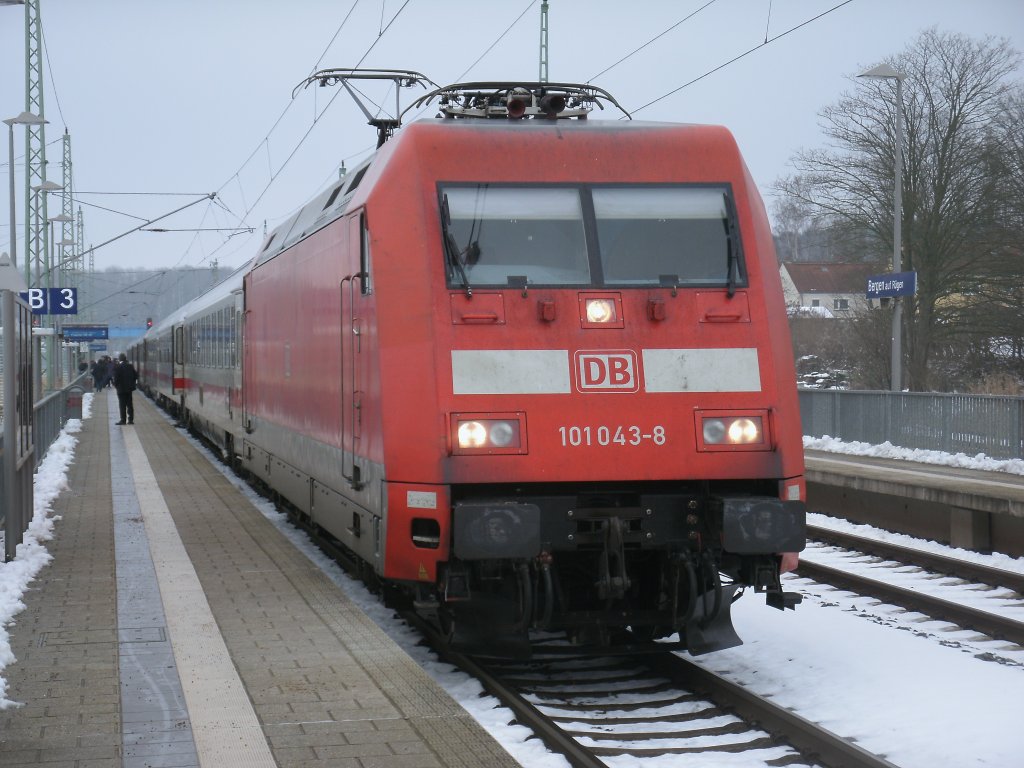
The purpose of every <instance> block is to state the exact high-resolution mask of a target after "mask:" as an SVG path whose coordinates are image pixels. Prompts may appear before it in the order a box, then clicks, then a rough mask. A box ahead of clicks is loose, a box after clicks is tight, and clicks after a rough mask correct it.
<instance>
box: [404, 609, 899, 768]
mask: <svg viewBox="0 0 1024 768" xmlns="http://www.w3.org/2000/svg"><path fill="white" fill-rule="evenodd" d="M403 618H405V619H406V621H408V622H409V623H411V624H413V625H414V626H416V627H417V628H418V629H419V630H420V631H421V632H422V633H423V634H424V636H425V637H426V638H427V639H428V641H429V642H430V643H431V645H432V647H433V648H434V651H435V652H436V653H437V654H438V655H439V656H441V657H442V658H443V659H444V660H445V661H447V662H448V663H450V664H452V665H454V666H456V667H458V668H459V669H461V670H463V671H464V672H465V673H466V674H469V675H470V676H472V677H473V678H475V679H476V680H478V681H479V682H480V683H481V685H482V686H483V687H484V689H485V690H487V692H488V693H490V694H491V695H493V696H495V697H496V698H497V699H498V700H499V701H500V702H501V703H502V704H503V705H504V706H506V707H507V708H509V709H510V710H511V711H512V712H513V713H514V714H515V717H516V720H517V721H518V722H519V723H520V724H521V725H524V726H526V727H528V728H530V729H531V730H533V732H534V733H535V734H537V735H538V737H540V738H541V739H542V740H543V741H544V742H545V744H546V745H547V746H548V748H549V749H551V750H552V751H555V752H558V753H559V754H562V755H564V756H565V757H566V759H567V760H568V761H569V763H570V764H571V765H572V766H574V768H604V767H606V766H607V765H609V763H608V762H606V760H611V761H615V760H616V759H622V758H625V759H629V760H631V761H632V762H630V765H637V766H642V765H643V764H644V762H645V761H648V760H649V761H651V763H652V765H653V764H660V765H663V764H664V763H663V762H657V761H659V760H663V759H664V758H665V757H666V756H671V755H686V754H691V755H693V754H708V755H710V754H714V753H725V752H728V753H744V754H748V753H749V754H750V755H751V756H757V757H759V758H763V759H764V762H765V765H775V766H810V765H822V766H829V767H832V766H835V767H836V768H838V767H839V766H842V767H843V768H894V766H893V764H892V763H890V762H888V761H887V760H885V759H884V758H882V757H879V756H877V755H873V754H871V753H870V752H867V751H866V750H864V749H861V748H860V747H858V746H857V745H855V744H853V743H851V742H849V741H847V740H845V739H843V738H841V737H840V736H837V735H836V734H834V733H831V732H830V731H828V730H826V729H823V728H822V727H821V726H819V725H817V724H815V723H813V722H811V721H809V720H806V719H804V718H802V717H800V716H798V715H796V714H794V713H793V712H790V711H789V710H787V709H785V708H782V707H779V706H777V705H775V704H773V703H772V702H771V701H769V700H767V699H764V698H762V697H760V696H757V695H756V694H753V693H751V692H750V691H748V690H746V689H744V688H743V687H741V686H739V685H736V684H735V683H732V682H730V681H728V680H726V679H724V678H722V677H720V676H719V675H716V674H714V673H712V672H709V671H707V670H705V669H703V668H701V667H700V666H698V665H696V664H694V663H692V662H689V661H687V660H685V659H684V658H682V657H680V656H678V655H676V654H675V653H671V652H653V653H649V654H643V655H636V654H632V655H626V654H623V655H611V654H608V653H603V652H601V651H595V652H593V653H586V652H574V651H573V650H572V649H571V647H569V646H565V645H561V646H558V645H555V646H553V647H552V646H546V645H544V644H541V645H536V646H535V648H534V656H533V657H531V658H530V659H527V660H507V659H500V660H499V659H490V658H481V657H474V656H468V655H466V654H462V653H459V652H456V651H453V650H452V649H451V648H449V647H447V646H446V645H445V644H444V643H443V642H442V641H441V639H440V638H439V637H438V636H437V634H436V633H435V631H434V630H433V628H432V627H431V626H430V625H429V624H427V623H426V622H424V621H423V620H422V619H421V618H420V617H418V616H417V615H415V614H413V613H411V612H407V613H406V612H403Z"/></svg>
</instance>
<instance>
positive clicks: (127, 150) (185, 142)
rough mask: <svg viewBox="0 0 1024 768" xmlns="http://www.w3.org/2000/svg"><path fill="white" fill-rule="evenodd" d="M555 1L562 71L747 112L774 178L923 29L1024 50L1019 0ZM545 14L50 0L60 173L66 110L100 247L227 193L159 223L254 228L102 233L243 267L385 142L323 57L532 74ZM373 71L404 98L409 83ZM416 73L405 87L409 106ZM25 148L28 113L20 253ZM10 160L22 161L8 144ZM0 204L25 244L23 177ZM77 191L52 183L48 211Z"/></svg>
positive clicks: (358, 0) (105, 254)
mask: <svg viewBox="0 0 1024 768" xmlns="http://www.w3.org/2000/svg"><path fill="white" fill-rule="evenodd" d="M837 6H838V7H837ZM549 7H550V10H549V18H550V23H549V47H550V52H549V79H550V80H551V81H562V82H587V81H591V80H592V81H593V84H595V85H598V86H601V87H603V88H605V89H606V90H608V91H610V92H611V93H612V94H613V95H614V96H615V97H616V98H617V99H618V100H619V102H620V103H622V105H623V106H624V107H626V108H627V109H629V110H630V111H633V112H634V113H635V117H636V118H637V119H644V120H658V121H672V122H697V123H716V124H722V125H725V126H727V127H729V128H730V129H731V130H732V131H733V132H734V134H735V135H736V138H737V140H738V142H739V145H740V148H741V150H742V151H743V153H744V155H745V158H746V160H747V164H748V165H749V167H750V169H751V172H752V173H753V176H754V179H755V181H756V182H757V183H758V185H759V186H760V188H761V190H762V194H765V195H767V193H768V190H769V186H770V185H771V183H772V182H773V181H774V180H775V179H776V178H778V177H779V176H780V175H784V174H786V173H788V172H789V170H790V169H789V165H788V164H789V161H790V158H791V157H792V155H793V154H794V152H796V151H797V150H799V149H801V148H809V147H814V146H819V145H821V143H822V138H821V135H820V133H819V128H818V112H819V111H820V110H821V109H822V108H823V107H824V106H826V105H829V104H832V103H834V102H835V101H836V99H837V98H838V97H839V95H840V94H841V93H842V92H843V91H845V90H850V89H851V88H853V87H854V86H853V83H851V81H850V79H849V78H850V77H852V76H853V75H856V74H857V73H858V72H861V71H863V70H864V69H866V68H868V67H870V66H873V65H875V64H877V63H878V62H880V61H881V60H882V59H884V58H886V57H889V56H894V55H897V54H899V53H901V52H902V51H903V50H904V49H905V48H906V47H907V46H908V45H909V44H910V43H911V42H912V41H913V40H914V39H915V38H916V37H917V35H918V33H919V32H920V31H921V30H922V29H925V28H927V27H930V26H936V27H938V28H939V29H940V30H943V31H957V32H963V33H966V34H968V35H971V36H973V37H979V38H980V37H984V36H986V35H995V36H1006V37H1008V38H1009V39H1010V41H1011V43H1012V44H1013V45H1014V46H1015V47H1016V48H1017V49H1022V50H1024V2H1021V0H850V1H849V2H847V3H844V2H843V0H712V1H711V2H708V0H641V1H640V2H623V1H622V0H550V2H549ZM769 9H770V13H769ZM832 9H834V10H832ZM690 14H694V15H693V16H692V18H690V19H688V20H686V21H684V22H682V23H679V22H680V21H682V20H683V19H684V18H685V17H687V16H688V15H690ZM821 14H824V15H821ZM24 15H25V14H24V8H23V7H22V6H13V7H11V6H8V7H4V6H0V66H2V71H3V72H4V73H5V75H4V77H3V78H2V79H0V111H3V112H4V115H3V117H11V116H14V115H17V114H18V113H20V112H21V111H22V110H23V109H24V108H25V94H24V78H23V77H22V76H21V73H22V72H23V69H24V36H25V35H24ZM819 15H821V17H820V18H818V19H816V20H814V21H809V20H811V19H814V17H816V16H819ZM346 18H347V20H346ZM517 19H518V21H517ZM539 19H540V1H539V0H534V2H532V3H531V2H530V0H384V1H383V2H382V0H290V1H283V0H163V1H159V0H145V1H143V2H139V1H138V0H42V21H43V34H44V48H45V51H46V54H47V58H46V61H45V64H46V73H45V80H46V93H45V102H44V103H45V113H46V118H47V119H48V120H49V125H48V126H47V132H46V139H47V145H48V146H47V160H48V167H49V168H50V170H49V172H48V174H47V176H48V178H49V179H51V180H55V181H57V182H60V181H61V179H62V170H61V167H60V162H61V157H62V148H61V142H60V137H61V135H62V134H63V132H64V129H65V128H67V130H68V131H69V132H70V135H71V141H72V156H73V165H74V188H75V190H76V192H77V193H78V194H79V195H80V197H79V200H80V201H81V206H82V209H83V211H84V216H85V229H84V233H85V243H86V245H87V246H88V245H89V244H92V245H99V244H100V243H102V242H103V241H106V240H108V239H110V238H112V237H115V236H116V235H119V234H121V233H122V232H125V231H127V230H129V229H132V228H133V227H135V226H138V225H139V224H141V223H143V222H144V221H145V220H146V219H149V218H153V217H156V216H160V215H163V214H165V213H168V212H170V211H172V210H174V209H176V208H178V207H180V206H182V205H185V204H186V203H188V202H191V201H193V200H197V199H199V197H198V196H199V195H201V194H203V193H209V192H217V193H218V200H219V201H220V205H216V204H211V203H209V202H205V201H204V202H200V203H199V204H197V205H194V206H192V207H191V208H189V209H188V210H187V211H184V212H182V213H179V214H176V215H175V216H173V217H171V218H168V219H165V220H163V221H161V222H160V223H159V224H156V225H154V226H160V227H165V228H175V229H192V230H194V229H214V228H233V227H253V228H254V232H253V233H252V234H246V233H241V234H236V235H234V236H231V237H228V235H229V234H231V233H230V232H227V231H207V232H194V231H186V232H168V233H162V234H159V233H150V232H140V233H137V234H132V235H129V236H127V237H124V238H122V239H120V240H118V241H117V242H115V243H112V244H110V245H106V246H104V247H102V248H99V249H98V250H96V252H95V264H96V268H97V269H105V268H107V267H110V266H118V267H124V268H136V267H139V266H146V267H168V266H175V265H191V266H202V265H208V264H209V263H210V261H211V260H212V259H217V260H218V261H219V264H220V266H221V267H228V266H231V267H233V266H237V265H239V264H241V263H242V262H243V261H244V260H247V259H249V258H251V257H252V255H253V254H254V253H255V250H256V249H257V248H258V245H259V240H260V239H261V237H262V231H263V226H264V222H266V226H267V227H269V228H273V227H274V226H276V225H277V224H278V223H280V221H281V220H282V219H284V218H286V217H287V216H288V215H289V214H290V213H292V212H293V211H294V210H295V209H296V208H297V207H298V206H299V205H301V204H302V203H303V202H305V201H306V200H307V199H308V198H310V197H311V196H313V195H314V194H315V193H316V192H317V191H319V190H320V189H322V188H323V187H324V186H325V185H326V184H327V183H329V182H330V181H332V180H333V179H335V178H337V169H338V166H339V165H340V164H341V163H342V161H344V162H345V164H346V165H347V166H348V167H352V166H353V165H354V164H355V163H357V162H359V161H360V160H361V159H363V158H365V157H366V156H367V154H368V152H369V151H370V150H372V147H373V146H374V142H375V135H374V132H373V129H371V128H370V127H369V126H367V125H366V124H365V123H366V121H365V118H364V117H363V116H362V114H361V113H360V112H359V111H358V108H357V107H356V106H355V105H354V104H353V102H352V100H351V99H350V98H349V97H348V96H347V94H345V93H344V92H343V91H342V90H341V89H339V88H326V89H318V88H310V89H309V90H306V91H302V92H300V93H299V95H298V96H297V98H296V99H295V100H294V101H293V100H292V97H291V94H292V89H293V88H294V87H295V86H296V84H298V83H299V82H301V81H302V80H303V79H304V78H305V77H306V76H307V75H308V74H310V73H311V72H312V71H313V70H314V69H315V68H323V67H353V66H356V65H359V66H362V67H377V68H388V69H411V70H416V71H419V72H422V73H423V74H425V75H427V76H428V77H430V78H431V79H433V80H434V81H436V82H437V83H440V84H447V83H451V82H459V81H468V80H510V79H520V80H531V81H533V80H536V79H537V78H538V58H539V54H538V49H539V37H540V33H539ZM808 21H809V23H807V24H806V25H805V26H802V27H800V28H798V29H793V28H795V27H797V26H798V25H800V24H803V23H804V22H808ZM676 24H678V26H675V27H674V28H672V27H673V25H676ZM670 28H671V29H670ZM791 29H793V31H791V32H789V33H788V34H784V33H786V32H787V31H788V30H791ZM382 30H383V32H382ZM662 33H664V34H662ZM658 35H662V36H661V37H658V39H656V40H654V41H653V42H651V43H650V44H649V45H647V46H646V47H644V48H643V49H642V50H640V51H639V52H636V53H633V52H634V51H635V50H636V49H638V48H640V47H641V46H643V45H644V44H645V43H648V41H651V40H652V38H655V37H656V36H658ZM766 36H767V38H768V39H769V41H770V42H769V43H768V44H767V45H764V42H765V38H766ZM772 38H777V39H775V40H772ZM759 46H760V47H759ZM748 51H750V53H748V54H747V55H745V56H743V58H740V59H739V60H738V61H736V62H734V63H732V64H728V65H726V66H724V67H723V68H722V69H720V70H718V71H714V72H712V70H715V69H716V68H718V67H721V66H722V65H725V64H726V63H727V62H729V61H730V60H732V59H734V58H736V57H738V56H741V55H742V54H744V53H745V52H748ZM630 54H632V55H630ZM626 57H628V58H626ZM624 58H625V60H624V61H621V62H620V60H622V59H624ZM709 72H710V74H707V73H709ZM705 74H706V75H707V76H706V77H703V78H702V79H700V80H698V81H697V82H693V83H692V84H690V85H686V84H687V83H691V81H694V80H695V79H697V78H701V77H702V76H703V75H705ZM1020 76H1021V77H1024V72H1021V73H1020ZM680 86H685V87H682V88H681V89H680V90H678V91H676V92H675V93H673V94H672V95H669V96H667V97H665V98H661V99H660V100H658V101H656V102H655V103H653V104H650V106H646V107H645V106H644V105H647V104H649V103H650V102H652V101H655V100H656V99H659V97H662V96H665V95H666V94H668V93H670V92H671V91H674V90H675V89H677V88H680ZM366 92H367V95H368V96H370V97H372V98H374V99H378V100H381V102H382V103H384V104H386V105H387V108H388V109H393V104H394V95H393V94H385V93H384V91H383V89H379V90H376V91H375V90H374V89H373V88H372V87H369V88H367V91H366ZM413 93H414V92H413V91H411V90H406V91H403V94H402V98H403V102H402V105H403V107H404V106H405V105H406V104H407V103H408V99H409V97H410V95H412V94H413ZM335 96H336V97H337V98H334V97H335ZM332 99H333V101H332ZM641 107H643V108H641ZM318 115H319V116H320V117H319V119H317V120H316V122H315V125H314V119H315V118H317V116H318ZM599 116H600V117H611V118H614V117H617V115H616V114H613V113H611V112H604V113H602V114H600V115H599ZM304 136H305V138H303V137H304ZM23 153H24V134H23V130H22V129H21V128H20V127H18V128H17V129H16V140H15V155H16V160H15V166H16V173H17V175H18V177H17V193H16V203H17V216H18V221H19V226H18V230H19V231H18V238H19V254H23V253H24V244H23V243H22V242H21V240H22V238H23V225H22V224H21V223H20V222H22V221H23V216H24V199H23V194H24V193H23V191H22V190H23V186H22V185H23V181H22V178H21V174H22V172H23V168H22V166H21V163H22V162H23V157H22V156H23ZM2 160H3V165H4V168H3V170H4V172H5V173H6V171H7V167H6V165H7V164H6V160H7V158H6V153H3V158H2ZM96 193H106V194H96ZM113 193H118V194H113ZM126 193H146V194H126ZM172 193H174V194H172ZM180 193H192V196H187V195H186V196H182V195H181V194H180ZM767 202H768V203H769V205H770V202H771V201H770V200H768V201H767ZM96 206H101V207H96ZM75 207H76V210H77V208H78V204H77V203H76V206H75ZM104 209H111V210H104ZM0 210H2V211H3V212H4V213H3V215H2V216H0V218H2V219H3V224H2V225H0V249H2V250H7V249H8V248H9V245H8V243H9V229H10V228H9V226H8V225H7V219H8V215H7V211H8V195H7V183H6V181H5V182H4V183H3V184H2V185H0ZM112 211H113V212H112ZM59 212H60V207H59V200H56V199H53V200H52V202H51V210H50V213H51V215H55V214H56V213H59ZM133 217H134V218H133ZM58 237H59V233H58Z"/></svg>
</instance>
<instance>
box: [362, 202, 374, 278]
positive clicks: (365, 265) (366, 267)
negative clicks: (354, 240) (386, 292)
mask: <svg viewBox="0 0 1024 768" xmlns="http://www.w3.org/2000/svg"><path fill="white" fill-rule="evenodd" d="M359 271H360V272H361V273H362V274H363V279H362V280H361V281H360V282H359V285H360V288H359V290H360V292H361V293H362V294H363V296H369V295H370V294H371V293H373V276H372V275H371V273H370V232H369V230H368V229H367V228H366V214H365V213H364V214H361V215H360V216H359Z"/></svg>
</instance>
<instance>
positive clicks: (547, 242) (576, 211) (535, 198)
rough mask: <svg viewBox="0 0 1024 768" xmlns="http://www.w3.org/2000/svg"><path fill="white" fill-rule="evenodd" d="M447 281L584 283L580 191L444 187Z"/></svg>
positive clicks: (586, 273) (585, 262) (456, 285)
mask: <svg viewBox="0 0 1024 768" xmlns="http://www.w3.org/2000/svg"><path fill="white" fill-rule="evenodd" d="M440 192H441V210H442V228H443V236H444V237H445V243H444V249H445V251H444V252H445V255H446V263H447V271H448V284H449V285H450V286H451V287H453V288H461V287H463V286H465V285H469V286H477V285H501V286H507V285H511V284H519V283H521V281H522V280H523V279H525V280H526V282H527V283H528V284H530V285H589V284H590V280H591V278H590V265H589V262H588V255H587V243H586V237H585V235H584V226H583V212H582V207H581V203H580V193H579V190H578V189H575V188H560V187H494V186H491V185H489V184H477V185H474V186H458V187H455V186H452V187H444V188H442V189H441V190H440Z"/></svg>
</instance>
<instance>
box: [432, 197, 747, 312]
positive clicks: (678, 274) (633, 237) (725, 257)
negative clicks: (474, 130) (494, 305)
mask: <svg viewBox="0 0 1024 768" xmlns="http://www.w3.org/2000/svg"><path fill="white" fill-rule="evenodd" d="M440 194H441V200H442V203H441V208H442V223H443V227H442V231H443V233H444V237H445V243H444V251H445V253H446V255H447V261H448V285H449V287H466V286H468V285H474V286H481V285H482V286H502V287H508V286H510V285H518V284H519V283H521V281H522V279H523V278H524V277H525V279H526V283H527V285H530V286H551V287H553V286H601V287H648V286H664V285H666V284H671V285H672V286H673V287H678V286H695V287H696V286H700V287H711V286H713V287H722V286H728V288H729V289H730V292H731V291H733V290H735V288H736V287H737V286H744V285H745V284H746V282H745V281H746V276H745V269H744V265H743V259H742V251H741V248H740V247H739V237H738V234H737V233H738V229H737V227H736V223H735V212H734V211H735V208H734V206H733V204H732V199H731V194H732V193H731V190H730V189H729V187H728V185H643V186H621V185H615V186H612V185H609V186H599V185H593V186H557V185H545V186H518V185H517V186H513V185H508V186H504V185H496V184H475V185H444V186H442V187H441V189H440Z"/></svg>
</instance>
